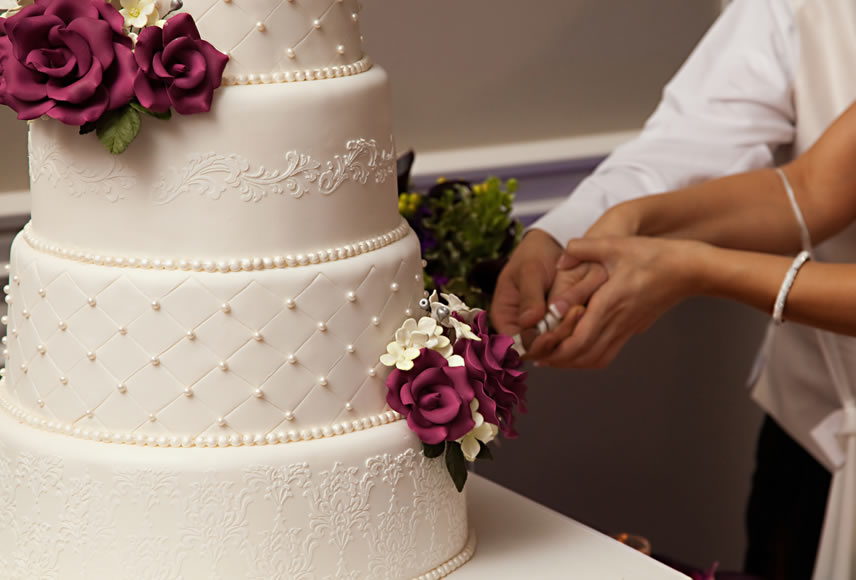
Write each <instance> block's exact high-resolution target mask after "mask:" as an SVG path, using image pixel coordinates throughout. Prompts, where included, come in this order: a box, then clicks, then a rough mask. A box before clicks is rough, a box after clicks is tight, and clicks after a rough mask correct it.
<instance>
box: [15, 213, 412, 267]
mask: <svg viewBox="0 0 856 580" xmlns="http://www.w3.org/2000/svg"><path fill="white" fill-rule="evenodd" d="M408 231H409V227H408V225H407V222H406V221H404V220H402V221H401V224H399V226H398V227H396V228H395V229H393V230H391V231H389V232H387V233H385V234H383V235H380V236H376V237H374V238H370V239H368V240H363V241H361V242H356V243H354V244H347V245H345V246H340V247H338V248H329V249H327V250H318V251H316V252H307V253H306V254H297V255H291V254H287V255H277V256H265V257H253V258H232V259H229V260H200V259H180V260H176V259H172V258H129V257H122V256H107V255H102V254H95V253H92V252H85V251H80V250H70V249H68V248H65V247H62V246H58V245H55V244H51V243H49V242H46V241H44V240H42V239H39V238H38V237H37V236H35V235H34V234H33V232H32V222H29V223H27V225H25V226H24V229H23V230H22V232H21V233H22V236H23V238H24V240H25V241H26V242H27V244H29V246H30V247H31V248H33V249H34V250H36V251H38V252H42V253H44V254H49V255H51V256H54V257H57V258H62V259H65V260H72V261H75V262H82V263H84V264H93V265H96V266H110V267H116V268H137V269H141V270H183V271H186V272H210V273H214V272H219V273H221V274H227V273H229V272H252V271H256V270H274V269H282V268H295V267H298V266H308V265H310V264H324V263H327V262H336V261H338V260H346V259H348V258H354V257H356V256H359V255H361V254H366V253H368V252H373V251H375V250H380V249H381V248H385V247H386V246H389V245H391V244H394V243H395V242H397V241H399V240H401V239H402V238H404V237H405V236H406V235H407V233H408Z"/></svg>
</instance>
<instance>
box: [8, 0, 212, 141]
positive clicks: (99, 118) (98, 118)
mask: <svg viewBox="0 0 856 580" xmlns="http://www.w3.org/2000/svg"><path fill="white" fill-rule="evenodd" d="M181 7H182V2H181V1H180V0H118V1H116V0H113V1H110V0H0V105H6V106H8V107H10V108H12V109H13V110H14V111H15V112H16V113H17V114H18V118H19V119H22V120H31V119H37V118H39V117H42V116H47V117H50V118H52V119H56V120H58V121H60V122H62V123H65V124H66V125H72V126H75V127H80V133H81V134H85V133H90V132H93V131H94V132H95V133H96V135H97V136H98V139H99V140H100V141H101V143H103V144H104V146H105V147H106V148H107V149H108V150H109V151H110V152H111V153H114V154H117V153H122V152H123V151H125V150H126V149H127V147H128V145H129V144H130V143H131V142H132V141H133V140H134V139H135V138H136V136H137V135H138V133H139V131H140V128H141V125H142V117H141V115H148V116H151V117H154V118H157V119H162V120H166V119H169V118H170V116H171V114H172V111H173V110H174V111H175V112H176V113H178V114H181V115H188V114H194V113H202V112H207V111H209V110H210V108H211V102H212V98H213V92H214V89H216V88H217V87H219V86H220V83H221V81H222V77H223V70H224V69H225V68H226V63H227V62H228V60H229V57H228V56H226V55H225V54H223V53H221V52H219V51H218V50H217V49H216V48H214V46H213V45H211V44H210V43H208V42H206V41H205V40H203V39H202V38H201V37H200V35H199V31H198V29H197V28H196V24H195V22H194V20H193V17H192V16H191V15H189V14H186V13H178V12H177V11H178V10H180V9H181Z"/></svg>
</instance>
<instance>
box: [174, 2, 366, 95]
mask: <svg viewBox="0 0 856 580" xmlns="http://www.w3.org/2000/svg"><path fill="white" fill-rule="evenodd" d="M183 10H184V11H185V12H189V13H190V14H192V15H193V17H194V19H195V20H196V23H197V26H198V28H199V32H200V34H201V35H202V37H203V38H204V39H206V40H207V41H208V42H210V43H211V44H213V45H214V46H215V47H217V48H218V49H219V50H220V51H221V52H225V53H227V54H228V55H229V57H230V61H229V64H228V66H227V68H226V72H225V75H224V76H225V77H226V79H227V81H228V82H238V83H243V82H271V81H272V80H273V75H274V74H280V75H283V76H284V74H285V73H292V72H294V71H300V72H303V73H304V74H303V75H302V76H303V78H305V79H308V78H316V77H315V75H314V74H311V73H313V71H315V70H322V69H325V68H328V69H329V68H333V69H336V70H341V71H344V70H345V67H347V66H348V65H354V64H355V63H358V62H359V61H360V60H361V59H362V57H363V53H362V39H361V36H360V27H359V19H360V16H359V15H360V4H359V2H358V0H300V1H293V0H229V1H224V0H184V9H183ZM306 73H309V74H306ZM321 78H323V77H321Z"/></svg>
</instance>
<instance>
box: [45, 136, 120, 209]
mask: <svg viewBox="0 0 856 580" xmlns="http://www.w3.org/2000/svg"><path fill="white" fill-rule="evenodd" d="M29 152H30V156H29V163H30V181H31V183H36V182H38V181H39V180H40V179H46V180H48V181H49V182H50V183H51V185H52V186H54V187H62V188H63V189H64V190H65V191H67V192H68V194H69V195H71V196H73V197H80V196H81V195H84V194H88V195H96V196H99V197H103V198H104V199H106V200H108V201H112V202H115V201H119V200H120V199H122V198H123V197H124V196H125V195H124V194H125V192H126V191H128V190H130V189H132V188H133V187H134V186H135V185H136V184H137V177H136V176H135V175H133V174H131V173H130V172H129V171H128V170H127V169H126V168H125V167H124V166H123V165H122V163H121V162H120V161H119V160H118V158H117V157H116V156H111V157H109V158H107V160H106V162H105V163H104V164H103V165H102V166H100V167H98V168H97V169H90V168H83V167H80V166H79V165H77V164H75V163H74V162H73V161H71V160H70V159H69V158H67V157H64V156H63V155H62V152H61V151H60V149H59V147H57V145H56V144H55V143H49V144H46V145H44V146H41V147H37V146H34V145H33V143H32V142H30V147H29Z"/></svg>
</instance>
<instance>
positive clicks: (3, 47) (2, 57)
mask: <svg viewBox="0 0 856 580" xmlns="http://www.w3.org/2000/svg"><path fill="white" fill-rule="evenodd" d="M11 55H12V45H11V44H10V43H9V37H8V36H6V19H5V18H0V105H5V104H7V103H6V101H7V99H6V77H5V75H4V74H3V71H4V70H5V69H6V59H7V58H9V57H10V56H11Z"/></svg>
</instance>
